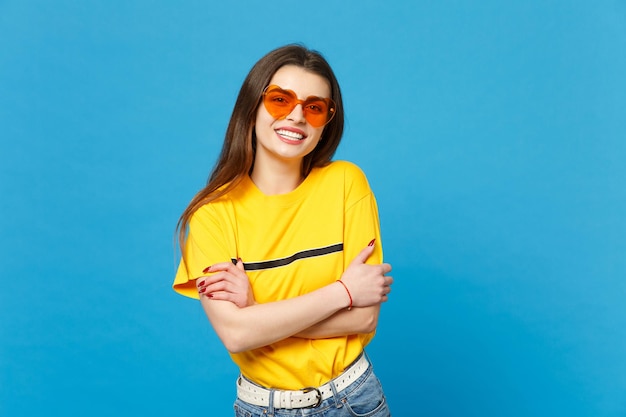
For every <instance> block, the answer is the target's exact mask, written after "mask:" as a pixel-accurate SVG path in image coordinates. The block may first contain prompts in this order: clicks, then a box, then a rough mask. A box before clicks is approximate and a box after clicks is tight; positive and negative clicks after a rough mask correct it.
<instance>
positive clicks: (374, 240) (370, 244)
mask: <svg viewBox="0 0 626 417" xmlns="http://www.w3.org/2000/svg"><path fill="white" fill-rule="evenodd" d="M375 242H376V239H372V241H371V242H370V243H368V244H367V246H374V243H375Z"/></svg>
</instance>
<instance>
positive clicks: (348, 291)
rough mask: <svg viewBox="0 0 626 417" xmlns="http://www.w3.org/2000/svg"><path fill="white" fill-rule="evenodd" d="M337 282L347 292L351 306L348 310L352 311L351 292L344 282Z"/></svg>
mask: <svg viewBox="0 0 626 417" xmlns="http://www.w3.org/2000/svg"><path fill="white" fill-rule="evenodd" d="M337 282H338V283H340V284H341V285H343V287H344V288H345V289H346V292H347V293H348V297H349V298H350V305H349V306H348V310H352V294H350V290H349V289H348V287H347V286H346V284H344V283H343V281H342V280H340V279H338V280H337Z"/></svg>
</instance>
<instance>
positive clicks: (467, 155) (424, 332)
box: [0, 0, 626, 417]
mask: <svg viewBox="0 0 626 417" xmlns="http://www.w3.org/2000/svg"><path fill="white" fill-rule="evenodd" d="M290 42H304V43H305V44H306V45H308V46H309V47H312V48H315V49H318V50H320V51H322V52H323V53H324V54H325V55H326V57H327V58H328V59H329V61H330V62H331V64H332V65H333V67H334V68H335V70H336V72H337V75H338V77H339V79H340V82H341V83H342V86H343V91H344V95H345V104H346V106H347V132H346V135H345V138H344V142H343V144H342V145H341V148H340V151H339V153H338V155H337V156H338V158H342V159H349V160H352V161H354V162H356V163H358V164H359V165H360V166H361V167H362V168H363V169H364V170H365V172H366V173H367V174H368V176H369V178H370V182H371V185H372V187H373V189H374V190H375V192H376V194H377V197H378V200H379V205H380V212H381V219H382V227H383V236H384V246H385V253H386V258H387V260H388V261H389V262H391V263H392V264H393V265H394V274H393V275H394V277H395V279H396V284H395V285H394V292H393V293H392V295H393V297H392V299H391V301H390V302H389V303H387V304H386V305H385V306H384V309H383V313H382V317H381V322H380V329H379V334H378V336H377V338H376V339H375V341H374V342H373V343H372V345H371V346H370V349H369V351H370V355H371V356H372V357H373V359H374V361H375V366H376V369H377V372H378V374H379V376H380V378H381V379H382V381H383V383H384V385H385V386H386V391H387V393H388V397H389V400H390V402H391V404H392V407H393V411H394V413H395V415H397V416H413V415H424V416H459V415H462V416H481V417H484V416H513V417H516V416H570V417H574V416H581V417H582V416H594V417H609V416H625V415H626V395H625V394H626V358H625V353H626V331H625V330H624V329H625V328H626V304H625V303H624V299H625V296H626V283H625V279H624V278H625V277H626V257H625V256H624V254H625V252H626V238H625V236H626V217H625V213H626V189H625V185H624V183H625V179H626V168H625V166H626V165H625V163H624V160H625V159H626V145H625V140H624V139H625V138H626V135H625V133H626V118H625V116H624V115H625V111H626V98H625V96H626V94H625V93H626V78H625V77H624V74H626V3H624V1H618V0H614V1H594V2H591V1H587V2H585V1H524V2H499V1H493V0H487V1H481V2H472V1H464V0H446V1H437V2H435V1H419V2H418V1H415V2H413V1H395V2H393V1H390V2H378V1H344V2H331V1H323V0H321V1H319V2H317V3H306V4H304V3H294V2H286V1H273V2H254V1H232V2H207V1H194V0H181V1H177V2H164V1H161V2H149V1H145V0H131V1H123V2H122V1H85V2H78V1H69V0H60V1H55V2H45V1H16V0H15V1H10V0H9V1H7V0H5V1H2V2H0V161H1V165H0V192H1V199H0V227H1V237H0V256H1V260H2V262H1V266H0V273H1V278H2V285H1V287H0V415H2V416H7V417H13V416H41V415H91V416H108V415H117V416H131V415H153V416H165V415H210V416H214V415H220V416H222V415H230V410H231V403H232V399H233V395H234V378H235V376H236V369H235V367H234V366H233V365H232V364H231V363H230V361H229V359H228V356H227V354H226V353H225V350H224V349H223V347H222V346H221V345H220V343H219V341H218V340H217V338H216V337H215V335H214V334H213V332H212V330H211V328H210V326H209V325H208V323H207V321H206V319H205V318H204V315H203V313H202V311H201V310H200V308H199V306H198V305H197V304H196V303H194V302H191V301H188V300H186V299H184V298H182V297H180V296H178V295H176V294H174V293H173V292H172V291H171V290H170V285H171V280H172V277H173V274H174V269H175V264H176V255H175V248H174V243H173V229H174V225H175V223H176V220H177V218H178V215H179V214H180V212H181V211H182V210H183V208H184V207H185V205H186V204H187V202H188V200H189V199H190V198H191V197H192V195H193V194H194V193H195V191H197V190H198V189H199V188H200V187H201V186H202V185H203V184H204V181H205V179H206V176H207V174H208V171H209V169H210V167H211V166H212V164H213V162H214V160H215V157H216V154H217V152H218V151H219V147H220V144H221V141H222V137H223V133H224V130H225V127H226V123H227V120H228V117H229V115H230V112H231V109H232V105H233V103H234V99H235V95H236V93H237V91H238V88H239V86H240V84H241V82H242V80H243V78H244V76H245V75H246V73H247V71H248V70H249V68H250V67H251V65H252V64H253V63H254V62H255V61H256V60H257V59H258V58H260V57H261V56H262V55H263V54H265V53H266V52H267V51H269V50H270V49H273V48H274V47H277V46H279V45H282V44H285V43H290Z"/></svg>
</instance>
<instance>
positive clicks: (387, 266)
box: [380, 264, 391, 274]
mask: <svg viewBox="0 0 626 417" xmlns="http://www.w3.org/2000/svg"><path fill="white" fill-rule="evenodd" d="M380 266H382V267H383V274H387V273H389V272H391V265H390V264H381V265H380Z"/></svg>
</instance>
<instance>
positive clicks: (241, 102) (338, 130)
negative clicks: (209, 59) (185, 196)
mask: <svg viewBox="0 0 626 417" xmlns="http://www.w3.org/2000/svg"><path fill="white" fill-rule="evenodd" d="M285 65H295V66H298V67H301V68H303V69H305V70H307V71H309V72H312V73H314V74H317V75H319V76H321V77H323V78H325V79H326V80H328V82H329V83H330V94H331V98H332V99H333V100H334V102H335V104H336V110H335V116H334V117H333V119H332V120H331V121H330V123H328V125H326V126H325V127H324V131H323V132H322V137H321V138H320V141H319V143H318V145H317V146H316V147H315V149H314V150H313V151H312V152H311V153H309V154H308V155H306V156H305V157H304V159H303V161H302V177H303V178H304V177H306V176H307V175H308V174H309V173H310V172H311V170H312V169H313V168H314V167H320V166H324V165H326V164H328V163H329V162H330V160H331V158H332V157H333V155H334V154H335V151H336V150H337V147H338V146H339V142H340V141H341V136H342V134H343V118H344V116H343V115H344V113H343V102H342V100H341V90H340V88H339V83H338V82H337V78H336V77H335V74H334V73H333V70H332V68H331V67H330V65H329V64H328V62H327V61H326V59H325V58H324V57H323V56H322V55H321V54H320V53H319V52H317V51H314V50H310V49H307V48H305V47H304V46H302V45H287V46H283V47H280V48H277V49H275V50H273V51H271V52H269V53H268V54H267V55H265V56H264V57H263V58H261V59H260V60H259V61H258V62H257V63H256V64H255V65H254V66H253V67H252V69H251V70H250V72H249V73H248V76H247V77H246V79H245V80H244V82H243V85H242V86H241V89H240V90H239V95H238V96H237V101H236V102H235V107H234V109H233V113H232V115H231V117H230V122H229V123H228V129H227V130H226V135H225V138H224V144H223V145H222V151H221V153H220V156H219V159H218V161H217V163H216V164H215V167H214V168H213V171H212V172H211V175H210V176H209V180H208V182H207V185H206V186H205V187H204V188H203V189H202V190H200V191H199V192H198V193H197V194H196V195H195V197H194V198H193V199H192V200H191V202H190V203H189V205H188V206H187V208H186V209H185V211H183V214H182V215H181V216H180V218H179V219H178V224H177V226H176V230H177V231H178V241H179V244H180V247H181V250H183V245H184V241H185V235H186V229H187V226H188V225H189V221H190V220H191V217H192V216H193V214H194V213H195V212H196V211H197V210H198V209H199V208H200V207H202V206H203V205H205V204H207V203H210V202H211V201H213V200H215V199H218V198H219V197H221V196H223V195H224V194H226V193H228V191H230V190H231V189H232V188H233V187H235V186H236V185H237V184H239V182H240V181H241V180H242V179H243V178H244V177H245V176H246V175H249V174H250V173H251V172H252V167H253V164H254V156H255V152H256V137H255V135H254V122H255V119H256V112H257V109H258V107H259V105H260V104H261V96H262V93H263V90H264V89H265V87H267V85H268V84H269V82H270V80H271V78H272V77H273V76H274V74H275V73H276V71H278V70H279V69H280V68H282V67H284V66H285ZM183 255H184V251H183Z"/></svg>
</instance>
